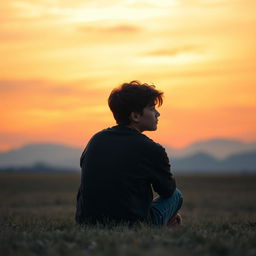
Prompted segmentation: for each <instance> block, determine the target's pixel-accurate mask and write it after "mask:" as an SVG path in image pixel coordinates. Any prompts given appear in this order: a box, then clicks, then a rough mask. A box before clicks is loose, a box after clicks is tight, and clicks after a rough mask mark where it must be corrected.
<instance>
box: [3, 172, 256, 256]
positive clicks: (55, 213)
mask: <svg viewBox="0 0 256 256" xmlns="http://www.w3.org/2000/svg"><path fill="white" fill-rule="evenodd" d="M177 183H178V186H179V188H180V189H181V190H182V191H183V195H184V205H183V208H182V211H181V213H182V215H183V217H184V225H183V227H181V228H179V229H176V230H170V229H167V228H150V227H147V226H144V225H141V226H138V227H134V228H130V229H129V228H128V227H125V226H118V227H116V228H111V229H106V228H102V227H99V226H98V227H79V226H77V225H76V224H75V223H74V211H75V196H76V191H77V188H78V185H79V175H78V174H71V173H69V174H63V173H59V174H14V173H13V174H11V173H10V174H7V173H5V174H3V173H2V174H0V200H1V206H0V211H1V213H0V217H1V218H0V222H1V231H0V254H1V255H26V256H29V255H111V256H112V255H133V256H136V255H157V256H165V255H174V256H175V255H230V256H231V255H232V256H235V255H248V256H249V255H250V256H252V255H256V204H255V198H256V197H255V196H256V175H250V176H249V175H248V176H246V175H245V176H239V175H233V176H225V175H222V176H220V175H219V176H214V175H211V176H209V175H208V176H206V175H205V176H203V175H180V176H177Z"/></svg>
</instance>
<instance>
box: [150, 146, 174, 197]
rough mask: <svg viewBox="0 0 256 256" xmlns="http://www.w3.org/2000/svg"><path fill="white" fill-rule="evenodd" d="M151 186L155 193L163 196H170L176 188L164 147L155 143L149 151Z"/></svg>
mask: <svg viewBox="0 0 256 256" xmlns="http://www.w3.org/2000/svg"><path fill="white" fill-rule="evenodd" d="M151 160H152V172H151V180H152V186H153V189H154V191H155V192H156V193H158V194H159V196H161V197H163V198H167V197H170V196H171V195H172V194H173V192H174V191H175V189H176V182H175V179H174V177H173V174H172V173H171V165H170V163H169V158H168V156H167V154H166V152H165V149H164V148H163V147H162V146H161V145H160V144H157V143H155V145H154V147H153V150H152V151H151Z"/></svg>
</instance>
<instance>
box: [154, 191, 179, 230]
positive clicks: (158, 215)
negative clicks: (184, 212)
mask: <svg viewBox="0 0 256 256" xmlns="http://www.w3.org/2000/svg"><path fill="white" fill-rule="evenodd" d="M182 202H183V198H182V194H181V192H180V190H178V189H176V190H175V191H174V193H173V194H172V196H170V197H169V198H162V197H157V198H156V199H154V200H153V202H152V205H151V220H152V224H153V226H164V225H166V223H167V222H168V220H169V219H171V218H172V217H173V216H174V215H175V214H176V213H177V212H178V210H179V209H180V208H181V205H182Z"/></svg>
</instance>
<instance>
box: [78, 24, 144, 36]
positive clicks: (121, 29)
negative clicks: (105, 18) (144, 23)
mask: <svg viewBox="0 0 256 256" xmlns="http://www.w3.org/2000/svg"><path fill="white" fill-rule="evenodd" d="M140 30H141V28H140V27H138V26H134V25H129V24H121V25H115V26H81V27H79V31H80V32H83V33H98V34H133V33H138V32H139V31H140Z"/></svg>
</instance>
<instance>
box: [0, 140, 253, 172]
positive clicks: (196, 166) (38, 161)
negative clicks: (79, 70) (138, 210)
mask: <svg viewBox="0 0 256 256" xmlns="http://www.w3.org/2000/svg"><path fill="white" fill-rule="evenodd" d="M166 152H167V154H168V155H169V157H170V162H171V165H172V170H173V172H175V173H176V172H233V173H234V172H236V173H237V172H256V143H243V142H241V141H236V140H226V139H214V140H208V141H200V142H197V143H194V144H192V145H190V146H188V147H185V148H183V149H173V148H169V147H166ZM81 153H82V149H79V148H75V147H70V146H65V145H60V144H29V145H25V146H23V147H21V148H19V149H15V150H10V151H7V152H1V153H0V169H2V170H4V169H6V168H9V169H10V168H16V169H17V168H18V169H22V168H23V169H24V167H30V168H31V167H33V168H34V169H36V168H37V169H38V168H39V169H40V168H41V170H47V168H48V169H49V170H54V169H58V170H79V169H80V167H79V159H80V155H81ZM33 168H32V169H33Z"/></svg>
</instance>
